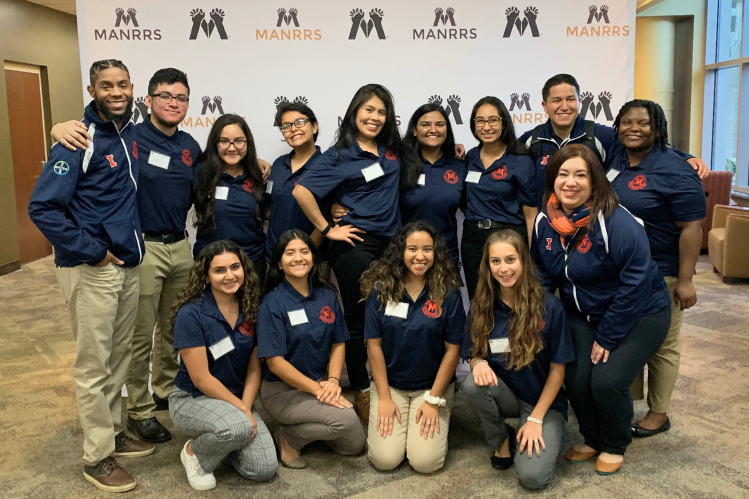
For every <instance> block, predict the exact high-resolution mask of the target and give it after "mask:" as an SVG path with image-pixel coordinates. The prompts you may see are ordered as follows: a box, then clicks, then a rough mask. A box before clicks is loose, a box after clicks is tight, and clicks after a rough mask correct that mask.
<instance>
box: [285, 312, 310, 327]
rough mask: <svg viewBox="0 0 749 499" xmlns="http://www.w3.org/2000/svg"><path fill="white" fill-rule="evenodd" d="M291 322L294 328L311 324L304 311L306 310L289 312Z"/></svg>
mask: <svg viewBox="0 0 749 499" xmlns="http://www.w3.org/2000/svg"><path fill="white" fill-rule="evenodd" d="M289 322H291V325H292V326H296V325H297V324H305V323H307V322H309V321H308V320H307V313H306V312H305V311H304V309H301V310H292V311H290V312H289Z"/></svg>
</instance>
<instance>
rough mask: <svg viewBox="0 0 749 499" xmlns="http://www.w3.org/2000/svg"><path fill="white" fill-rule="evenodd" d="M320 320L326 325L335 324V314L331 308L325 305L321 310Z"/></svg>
mask: <svg viewBox="0 0 749 499" xmlns="http://www.w3.org/2000/svg"><path fill="white" fill-rule="evenodd" d="M320 320H321V321H323V322H324V323H325V324H333V322H335V312H333V311H332V310H331V309H330V307H329V306H327V305H325V306H324V307H323V308H322V309H321V310H320Z"/></svg>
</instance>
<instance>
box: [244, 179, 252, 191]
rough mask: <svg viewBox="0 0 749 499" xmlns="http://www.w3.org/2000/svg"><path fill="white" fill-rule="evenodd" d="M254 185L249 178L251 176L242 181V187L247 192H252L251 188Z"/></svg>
mask: <svg viewBox="0 0 749 499" xmlns="http://www.w3.org/2000/svg"><path fill="white" fill-rule="evenodd" d="M254 185H255V183H254V182H253V181H252V179H251V178H248V179H247V180H245V181H244V183H243V184H242V188H243V189H244V190H246V191H247V192H252V188H253V186H254Z"/></svg>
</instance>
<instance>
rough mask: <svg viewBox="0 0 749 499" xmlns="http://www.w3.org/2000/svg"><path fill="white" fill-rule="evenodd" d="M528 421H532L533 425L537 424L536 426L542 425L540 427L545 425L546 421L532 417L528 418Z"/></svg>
mask: <svg viewBox="0 0 749 499" xmlns="http://www.w3.org/2000/svg"><path fill="white" fill-rule="evenodd" d="M527 420H528V421H530V422H531V423H536V424H540V425H543V424H544V420H543V419H537V418H532V417H530V416H528V418H527Z"/></svg>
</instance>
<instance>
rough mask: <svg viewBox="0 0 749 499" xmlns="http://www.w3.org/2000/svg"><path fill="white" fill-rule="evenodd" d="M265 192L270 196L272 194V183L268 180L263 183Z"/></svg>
mask: <svg viewBox="0 0 749 499" xmlns="http://www.w3.org/2000/svg"><path fill="white" fill-rule="evenodd" d="M265 192H266V193H267V194H271V193H272V192H273V181H272V180H268V182H266V183H265Z"/></svg>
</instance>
